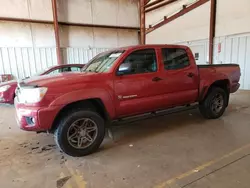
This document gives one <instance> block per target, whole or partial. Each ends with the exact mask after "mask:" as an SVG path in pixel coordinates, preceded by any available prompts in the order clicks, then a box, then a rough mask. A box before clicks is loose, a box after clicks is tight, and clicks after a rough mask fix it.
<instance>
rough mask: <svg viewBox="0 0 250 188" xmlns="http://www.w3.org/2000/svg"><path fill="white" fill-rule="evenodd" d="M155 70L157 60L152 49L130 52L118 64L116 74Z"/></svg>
mask: <svg viewBox="0 0 250 188" xmlns="http://www.w3.org/2000/svg"><path fill="white" fill-rule="evenodd" d="M156 71H157V60H156V53H155V50H154V49H146V50H138V51H135V52H132V53H131V54H130V55H128V57H127V58H126V59H125V60H124V62H123V63H122V64H121V65H120V67H119V70H118V74H140V73H149V72H156Z"/></svg>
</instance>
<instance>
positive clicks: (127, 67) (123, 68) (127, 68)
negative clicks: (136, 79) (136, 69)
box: [117, 63, 132, 75]
mask: <svg viewBox="0 0 250 188" xmlns="http://www.w3.org/2000/svg"><path fill="white" fill-rule="evenodd" d="M131 69H132V64H131V63H123V64H121V65H120V66H119V69H118V72H117V75H123V74H126V73H129V72H131Z"/></svg>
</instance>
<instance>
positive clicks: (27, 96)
mask: <svg viewBox="0 0 250 188" xmlns="http://www.w3.org/2000/svg"><path fill="white" fill-rule="evenodd" d="M47 90H48V89H47V88H46V87H38V88H21V89H20V93H19V94H18V101H19V102H20V103H38V102H40V101H41V100H42V99H43V97H44V96H45V94H46V92H47Z"/></svg>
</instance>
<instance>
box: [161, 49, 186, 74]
mask: <svg viewBox="0 0 250 188" xmlns="http://www.w3.org/2000/svg"><path fill="white" fill-rule="evenodd" d="M162 58H163V63H164V67H165V70H177V69H182V68H185V67H187V66H189V65H190V63H189V57H188V54H187V52H186V50H184V49H181V48H163V49H162Z"/></svg>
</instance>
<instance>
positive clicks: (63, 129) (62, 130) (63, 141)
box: [54, 109, 105, 157]
mask: <svg viewBox="0 0 250 188" xmlns="http://www.w3.org/2000/svg"><path fill="white" fill-rule="evenodd" d="M84 118H86V119H89V120H90V121H91V122H94V123H95V126H96V127H97V133H96V136H95V139H93V140H94V141H93V143H92V144H91V145H89V146H88V147H86V148H83V149H77V148H75V147H73V146H72V143H70V141H69V140H68V133H69V129H70V127H71V126H72V124H74V122H76V121H78V120H79V121H80V120H81V119H84ZM76 132H77V131H76ZM79 134H80V133H79ZM104 136H105V123H104V120H103V118H102V117H101V116H100V115H99V114H98V113H96V112H95V111H92V110H89V109H87V110H84V109H77V110H74V111H71V112H70V113H68V114H67V115H65V116H63V118H62V119H61V121H60V123H59V124H58V126H57V129H56V130H55V132H54V138H55V142H56V144H57V146H58V147H59V149H60V150H61V151H63V152H64V153H66V154H68V155H70V156H72V157H81V156H85V155H89V154H91V153H93V152H95V151H96V150H97V149H98V148H99V146H100V145H101V143H102V141H103V139H104Z"/></svg>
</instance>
